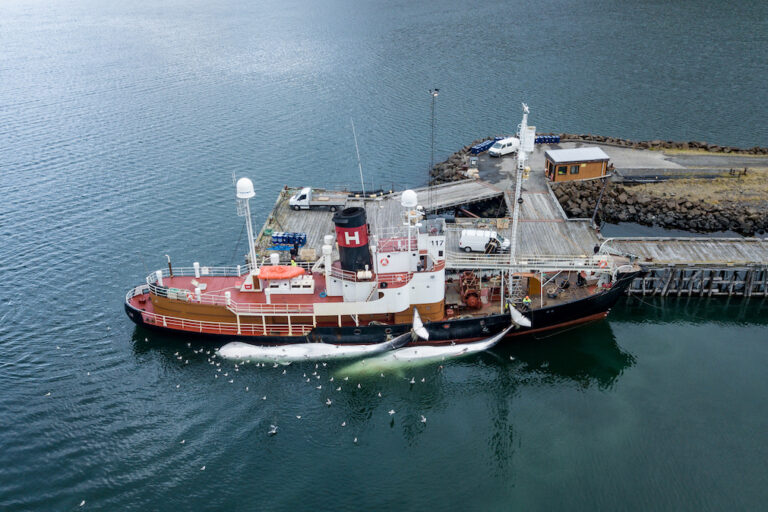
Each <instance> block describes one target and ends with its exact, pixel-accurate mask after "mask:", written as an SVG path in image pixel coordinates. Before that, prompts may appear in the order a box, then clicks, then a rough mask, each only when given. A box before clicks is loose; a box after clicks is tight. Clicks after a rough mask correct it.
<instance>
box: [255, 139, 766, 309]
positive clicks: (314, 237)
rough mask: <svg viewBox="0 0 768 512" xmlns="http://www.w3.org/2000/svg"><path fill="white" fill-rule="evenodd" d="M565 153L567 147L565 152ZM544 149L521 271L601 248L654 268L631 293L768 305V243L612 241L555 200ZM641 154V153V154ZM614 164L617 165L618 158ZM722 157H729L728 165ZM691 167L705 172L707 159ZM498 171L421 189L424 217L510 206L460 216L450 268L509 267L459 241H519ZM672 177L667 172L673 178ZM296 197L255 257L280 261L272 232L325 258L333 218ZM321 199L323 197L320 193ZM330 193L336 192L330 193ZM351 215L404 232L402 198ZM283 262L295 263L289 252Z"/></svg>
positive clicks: (366, 200)
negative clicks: (485, 234) (497, 212)
mask: <svg viewBox="0 0 768 512" xmlns="http://www.w3.org/2000/svg"><path fill="white" fill-rule="evenodd" d="M558 147H562V145H560V146H558ZM545 149H546V148H543V147H541V146H539V147H537V151H536V152H535V153H534V154H533V158H532V159H531V167H532V170H531V171H530V172H529V173H527V177H526V178H525V179H524V181H523V183H522V194H521V198H522V203H521V204H520V206H521V208H520V219H519V231H518V233H517V236H518V248H517V257H516V265H515V266H514V268H515V270H535V271H543V272H551V271H559V270H572V271H580V270H597V268H596V264H595V261H594V259H593V258H592V256H593V255H594V253H595V249H596V248H598V249H600V250H601V251H608V252H611V253H614V254H620V255H631V256H633V257H635V258H636V259H637V261H638V262H639V263H641V264H642V265H643V266H644V267H646V268H647V269H648V274H647V275H646V276H645V277H643V278H638V279H637V280H635V282H634V283H633V284H632V286H631V287H630V288H629V290H628V293H630V294H640V295H660V296H666V295H676V296H680V295H683V296H707V297H709V296H745V297H768V239H766V238H708V237H621V238H604V237H603V236H602V235H601V234H600V232H599V230H598V229H596V227H595V226H593V224H592V220H591V219H588V218H579V219H574V218H568V216H567V215H566V214H565V212H564V211H563V209H562V208H561V206H560V203H559V202H558V200H557V198H556V197H555V195H554V193H553V191H552V189H551V187H550V185H549V183H548V181H547V178H546V176H545V175H544V171H543V165H537V164H538V163H539V160H540V159H542V158H543V157H542V156H541V155H542V154H543V151H544V150H545ZM633 151H634V152H635V153H633ZM613 152H617V157H618V160H617V161H618V162H619V163H620V164H621V165H622V166H624V167H627V168H629V166H632V165H634V166H636V167H634V168H635V169H641V168H642V169H643V170H644V171H645V172H648V169H649V168H654V171H657V172H659V173H661V172H663V170H664V168H665V167H666V168H669V166H671V167H673V168H675V169H676V170H678V172H681V171H680V169H682V167H683V166H682V165H681V162H683V161H684V160H685V159H686V158H688V157H676V158H674V159H673V160H674V161H670V159H666V158H664V157H663V155H661V154H649V153H653V152H648V151H645V152H638V151H636V150H632V149H627V148H621V149H620V150H616V149H614V150H613ZM612 158H613V157H612ZM720 158H722V157H720ZM688 160H690V161H693V162H695V163H696V164H697V165H701V160H700V159H693V158H688ZM497 162H498V163H497V164H494V165H495V167H496V170H495V171H494V172H492V173H488V176H487V178H489V179H493V181H494V182H493V183H491V182H489V181H484V180H480V179H474V180H473V179H467V180H463V181H456V182H451V183H446V184H441V185H437V186H433V187H423V188H419V189H416V190H415V191H416V193H417V195H418V199H419V201H418V204H419V205H420V206H422V207H423V208H424V211H425V212H426V213H428V214H429V213H440V212H445V211H456V210H457V209H459V208H465V207H467V206H469V205H472V204H477V203H482V202H484V201H489V200H498V201H500V202H502V201H503V203H504V205H505V207H506V213H505V215H506V216H504V217H494V218H473V217H457V218H456V222H455V223H453V224H448V225H447V228H446V255H447V259H446V268H448V269H454V270H460V269H487V270H498V269H503V268H509V267H510V261H509V256H508V255H505V254H503V253H502V254H489V255H486V254H480V253H464V252H462V251H460V250H459V247H458V240H459V236H460V233H461V230H462V229H470V228H471V229H476V228H487V229H492V230H495V231H497V232H498V233H499V234H501V235H502V236H505V237H511V236H512V233H511V224H512V222H511V219H510V217H509V216H510V215H511V212H512V209H513V206H514V205H513V198H512V194H513V191H514V185H515V184H514V175H515V174H514V165H515V164H514V158H505V159H499V160H497ZM667 172H668V171H667ZM297 190H298V188H289V187H286V188H284V189H283V190H282V191H281V192H280V194H279V197H278V199H277V201H276V203H275V206H274V208H273V210H272V212H271V214H270V215H269V217H268V219H267V222H266V223H265V224H264V226H263V227H262V229H261V231H260V234H259V236H258V238H257V242H256V246H257V252H258V253H259V254H260V255H261V256H262V257H266V256H267V255H268V253H270V252H272V251H273V249H271V245H272V244H271V239H270V236H269V234H270V233H271V232H274V231H291V232H302V233H306V235H307V243H306V246H305V247H306V249H307V250H308V251H306V252H304V253H303V254H304V255H305V256H306V255H308V257H306V258H305V259H308V260H311V259H313V258H314V257H315V255H319V254H320V250H319V249H320V246H321V245H322V241H323V237H324V236H325V235H328V234H332V233H333V232H334V229H333V223H332V222H331V217H332V215H333V213H332V212H329V211H322V210H309V211H307V210H300V211H294V210H291V209H290V208H289V206H288V199H289V198H290V196H291V195H292V194H294V193H295V192H296V191H297ZM320 192H321V193H323V191H320ZM327 192H330V191H327ZM347 206H362V207H364V208H365V209H366V212H367V215H368V222H369V223H370V225H371V226H372V228H373V232H374V233H375V231H376V228H377V227H385V226H398V225H400V224H402V221H403V214H404V212H403V208H402V206H401V205H400V192H389V193H383V194H380V195H377V196H375V197H361V196H360V195H350V196H349V197H348V200H347ZM281 258H282V259H283V260H284V261H285V260H286V259H287V258H288V255H287V254H286V251H282V253H281Z"/></svg>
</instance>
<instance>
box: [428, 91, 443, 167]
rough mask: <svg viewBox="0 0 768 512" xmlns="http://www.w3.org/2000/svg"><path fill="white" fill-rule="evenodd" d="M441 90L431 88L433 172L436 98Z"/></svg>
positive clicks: (431, 156) (430, 161) (430, 163)
mask: <svg viewBox="0 0 768 512" xmlns="http://www.w3.org/2000/svg"><path fill="white" fill-rule="evenodd" d="M439 92H440V89H430V90H429V94H430V95H431V96H432V145H431V152H430V157H429V172H430V173H431V172H432V168H433V167H435V99H437V95H438V93H439Z"/></svg>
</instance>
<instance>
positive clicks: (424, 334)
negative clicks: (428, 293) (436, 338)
mask: <svg viewBox="0 0 768 512" xmlns="http://www.w3.org/2000/svg"><path fill="white" fill-rule="evenodd" d="M413 332H415V333H416V336H418V337H419V338H421V339H423V340H428V339H429V332H428V331H427V328H426V327H424V323H422V321H421V317H420V316H419V310H418V309H416V308H413Z"/></svg>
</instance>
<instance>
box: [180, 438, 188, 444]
mask: <svg viewBox="0 0 768 512" xmlns="http://www.w3.org/2000/svg"><path fill="white" fill-rule="evenodd" d="M186 442H187V440H186V439H182V440H181V442H180V443H179V444H184V443H186Z"/></svg>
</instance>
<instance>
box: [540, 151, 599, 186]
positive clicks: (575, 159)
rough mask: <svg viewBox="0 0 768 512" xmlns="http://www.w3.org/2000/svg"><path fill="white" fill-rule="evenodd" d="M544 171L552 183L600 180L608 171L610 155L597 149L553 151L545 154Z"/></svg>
mask: <svg viewBox="0 0 768 512" xmlns="http://www.w3.org/2000/svg"><path fill="white" fill-rule="evenodd" d="M544 169H545V171H546V173H547V177H548V178H549V179H550V181H558V182H559V181H573V180H586V179H590V178H600V177H602V176H605V174H606V172H607V170H608V155H606V154H605V153H604V152H603V150H602V149H600V148H596V147H589V148H573V149H551V150H549V151H545V152H544Z"/></svg>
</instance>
